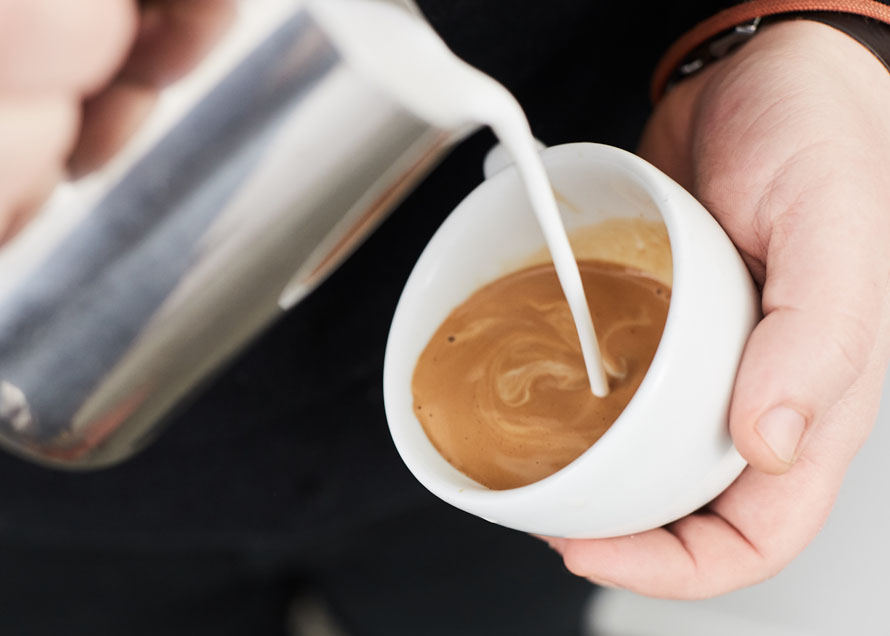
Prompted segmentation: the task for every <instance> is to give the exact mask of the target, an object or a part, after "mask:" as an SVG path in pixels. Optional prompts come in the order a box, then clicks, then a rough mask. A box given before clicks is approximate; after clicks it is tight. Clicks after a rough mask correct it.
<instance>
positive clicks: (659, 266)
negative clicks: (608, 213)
mask: <svg viewBox="0 0 890 636" xmlns="http://www.w3.org/2000/svg"><path fill="white" fill-rule="evenodd" d="M558 198H559V197H558ZM560 201H561V203H562V204H563V206H565V205H567V203H566V202H565V201H564V200H563V199H561V198H560ZM569 241H570V243H571V245H572V252H573V253H574V254H575V258H577V259H578V260H595V261H606V262H609V263H617V264H620V265H625V266H627V267H631V268H634V269H638V270H641V271H643V272H646V273H648V274H649V275H650V276H652V277H653V278H655V280H657V281H660V282H661V283H663V284H664V285H667V286H669V287H670V286H671V284H672V283H673V276H674V272H673V260H672V258H671V242H670V239H669V238H668V233H667V228H666V227H665V226H664V223H662V222H661V221H649V220H647V219H639V218H613V219H607V220H605V221H602V222H600V223H598V224H596V225H591V226H588V227H584V228H580V229H576V230H573V231H571V232H570V233H569ZM550 262H552V260H551V258H550V252H548V251H547V248H546V247H542V248H541V249H540V250H538V251H537V252H535V253H534V254H532V255H531V256H530V257H528V258H524V259H523V260H522V261H521V262H520V263H519V267H528V266H531V265H540V264H543V263H550ZM519 267H516V268H514V269H519Z"/></svg>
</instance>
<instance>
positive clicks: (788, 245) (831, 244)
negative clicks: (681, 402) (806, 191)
mask: <svg viewBox="0 0 890 636" xmlns="http://www.w3.org/2000/svg"><path fill="white" fill-rule="evenodd" d="M844 207H846V206H844ZM839 209H840V210H843V209H844V208H839ZM847 209H849V208H847ZM862 213H863V211H862V210H861V208H860V209H859V210H855V209H854V210H851V214H862ZM880 226H883V224H882V223H881V224H880ZM869 229H870V230H871V232H869ZM876 234H877V232H875V227H871V228H869V227H868V223H865V222H863V218H862V217H861V216H860V217H859V218H858V219H857V220H855V221H852V220H851V217H850V216H845V215H838V214H836V213H827V214H817V213H811V212H810V211H807V212H806V213H800V211H799V210H797V211H794V210H792V211H789V212H788V213H786V214H785V215H784V216H783V217H782V218H780V219H778V220H777V222H776V223H774V225H773V228H772V232H771V235H770V239H769V247H768V250H767V258H766V279H765V282H764V289H763V313H764V318H763V320H762V321H761V322H760V324H758V325H757V327H756V328H755V330H754V331H753V333H752V334H751V337H750V338H749V340H748V343H747V345H746V348H745V351H744V354H743V356H742V360H741V364H740V366H739V371H738V375H737V377H736V383H735V388H734V392H733V397H732V405H731V408H730V429H731V432H732V437H733V441H734V442H735V445H736V448H738V450H739V452H740V453H741V454H742V455H743V456H744V457H745V459H746V460H747V461H748V463H749V464H751V466H753V467H754V468H756V469H758V470H761V471H764V472H768V473H774V474H779V473H784V472H785V471H787V470H788V469H789V468H790V466H791V465H792V464H793V463H794V461H795V460H796V459H797V457H798V456H799V455H800V453H801V451H802V450H803V448H804V445H805V444H806V441H807V439H808V437H809V433H810V432H811V431H812V429H813V427H814V426H818V424H819V420H820V418H821V416H822V415H823V414H824V413H825V411H827V410H828V409H829V408H830V407H831V406H832V405H833V404H834V403H835V402H837V401H838V400H839V399H840V398H841V396H842V395H843V394H844V393H845V392H846V390H847V389H848V388H849V387H850V385H851V384H852V383H853V382H854V381H855V380H856V379H857V378H858V377H859V376H860V375H861V374H862V372H863V371H864V369H865V367H866V365H867V363H868V360H869V357H870V354H871V351H872V349H873V347H874V343H875V339H876V335H877V331H878V327H879V324H880V318H881V311H882V307H883V301H884V297H885V295H886V284H887V274H888V268H887V261H888V258H887V256H885V254H884V250H883V249H880V245H881V244H882V243H883V241H881V240H876V239H875V235H876ZM876 243H877V248H876V246H875V244H876ZM852 246H855V249H851V247H852Z"/></svg>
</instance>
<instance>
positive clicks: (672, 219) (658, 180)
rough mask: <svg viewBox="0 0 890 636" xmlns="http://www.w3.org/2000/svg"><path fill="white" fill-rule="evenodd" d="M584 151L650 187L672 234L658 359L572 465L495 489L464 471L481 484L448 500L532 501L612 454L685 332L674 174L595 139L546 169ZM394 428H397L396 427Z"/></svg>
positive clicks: (491, 181) (494, 181)
mask: <svg viewBox="0 0 890 636" xmlns="http://www.w3.org/2000/svg"><path fill="white" fill-rule="evenodd" d="M579 151H580V152H581V153H583V154H582V156H581V160H582V161H590V160H594V161H599V162H602V163H606V164H608V165H609V166H610V167H611V168H613V169H615V168H617V169H619V170H620V171H621V172H623V173H624V175H625V176H626V177H627V178H628V179H630V180H632V181H633V182H635V184H636V185H638V186H639V187H640V188H641V189H642V191H644V192H645V193H646V195H647V196H648V197H649V199H650V200H651V202H652V204H653V205H654V206H655V208H656V210H657V212H658V214H659V216H660V217H661V220H662V222H663V223H664V225H665V228H666V230H667V234H668V242H669V245H670V248H671V264H672V270H673V271H672V280H671V300H670V304H669V306H668V313H667V318H666V320H665V325H664V329H663V330H662V334H661V338H660V339H659V343H658V347H657V348H656V351H655V355H654V356H653V358H652V362H651V363H650V365H649V369H648V370H647V371H646V374H645V375H644V376H643V380H642V381H641V382H640V385H639V387H638V388H637V390H636V391H635V392H634V395H633V396H632V397H631V399H630V401H629V402H628V403H627V406H625V408H624V409H623V410H622V412H621V413H620V414H619V415H618V417H617V418H616V419H615V421H614V422H613V423H612V425H611V426H609V428H608V429H607V430H606V431H605V433H603V435H602V436H601V437H600V438H599V439H598V440H597V441H596V442H594V443H593V444H591V445H590V447H589V448H587V450H585V451H584V452H583V453H581V455H579V456H578V457H576V458H575V459H574V460H572V461H571V462H569V463H568V464H567V465H566V466H564V467H562V468H560V469H559V470H557V471H556V472H554V473H552V474H550V475H548V476H546V477H543V478H542V479H539V480H537V481H534V482H532V483H530V484H526V485H524V486H518V487H516V488H508V489H503V490H493V489H490V488H488V487H486V486H484V485H482V484H479V483H478V482H476V481H475V480H473V479H472V478H470V477H468V476H466V475H464V477H465V478H466V479H468V480H470V481H472V482H474V483H475V484H477V485H478V487H476V488H466V487H463V488H450V487H449V488H448V492H447V495H446V496H445V498H446V500H448V501H452V502H458V501H460V502H462V503H464V504H467V505H470V506H473V505H478V504H482V503H485V504H487V505H492V504H496V503H499V502H500V503H508V502H509V501H511V500H514V499H516V498H522V499H526V498H528V497H531V496H540V495H542V494H547V493H549V491H550V490H551V489H553V488H558V487H559V484H560V483H561V482H563V481H565V480H568V479H571V478H572V477H573V475H574V473H576V472H578V471H579V470H582V469H581V468H580V465H581V464H589V463H591V462H596V461H597V457H599V456H608V455H609V453H610V452H612V451H611V448H612V447H614V446H618V445H620V444H621V443H622V441H623V438H625V437H626V436H628V435H633V434H634V433H633V428H632V427H628V426H627V425H624V426H622V423H623V422H625V421H628V420H630V421H633V420H635V419H636V420H639V419H640V418H639V417H638V415H637V411H640V410H641V409H643V408H644V407H643V406H641V404H644V403H646V402H648V401H650V400H646V399H641V396H643V397H645V396H648V395H649V394H650V393H652V392H653V391H654V389H653V388H652V385H653V384H654V383H656V382H657V381H658V380H657V378H658V376H661V375H662V374H663V373H665V372H666V365H667V362H666V356H667V355H668V354H666V353H665V349H666V348H667V345H665V343H666V342H668V343H669V342H671V341H672V340H673V339H675V338H676V336H675V335H674V333H675V332H678V330H679V327H678V326H677V321H678V320H679V319H678V318H677V313H678V310H677V307H678V306H679V305H681V304H685V297H686V295H687V294H686V290H685V280H686V278H687V274H686V270H687V267H688V265H687V263H686V258H685V256H684V254H685V251H686V250H685V249H684V239H683V237H682V234H683V233H682V231H681V225H682V223H683V219H682V218H681V216H682V215H679V214H678V213H677V212H678V210H677V209H676V205H677V204H676V200H675V199H676V197H675V196H674V193H673V192H671V189H673V188H679V186H678V185H677V184H676V183H675V182H674V181H673V180H672V179H670V177H668V176H667V175H665V174H664V173H662V172H661V171H659V170H658V169H657V168H655V167H654V166H653V165H652V164H650V163H649V162H647V161H646V160H645V159H643V158H641V157H639V156H637V155H635V154H633V153H630V152H628V151H626V150H622V149H620V148H616V147H614V146H608V145H605V144H598V143H591V142H576V143H569V144H561V145H558V146H551V147H548V148H546V149H544V150H542V151H541V156H542V159H543V161H544V165H545V168H548V171H549V162H552V161H554V160H555V158H559V157H563V156H566V155H575V157H576V158H577V157H578V153H579ZM515 173H516V167H515V166H514V165H510V166H507V167H505V168H504V169H502V170H500V171H498V172H497V173H496V174H494V175H492V176H491V177H490V178H488V179H486V180H485V181H483V182H482V183H481V184H480V185H479V186H477V187H476V188H474V190H473V191H472V192H471V193H470V194H468V195H467V197H465V198H464V199H463V200H462V201H461V202H460V203H459V204H458V206H457V207H456V208H455V210H454V211H452V213H451V214H450V215H449V217H448V218H447V219H446V220H445V222H444V223H443V224H442V225H441V226H440V228H439V230H437V232H436V234H434V236H433V238H432V239H430V242H429V243H428V244H427V246H426V248H425V249H424V251H423V253H422V254H421V256H420V258H419V259H418V262H419V261H420V259H422V258H424V256H425V255H426V253H427V250H428V249H430V247H431V245H432V244H433V243H434V241H435V238H436V236H437V235H438V234H439V232H440V231H442V228H444V227H445V224H446V223H449V221H451V220H452V218H453V217H454V213H455V211H457V210H458V209H459V208H460V207H461V206H463V205H464V203H465V202H466V201H467V200H468V199H469V198H470V197H471V196H472V195H473V193H475V192H476V191H477V189H478V188H480V187H483V186H484V187H486V188H496V187H505V186H503V185H498V184H499V183H500V182H502V181H505V180H507V179H516V178H517V177H516V174H515ZM415 267H416V265H415ZM412 277H413V271H412ZM410 282H411V278H409V281H408V283H406V288H407V285H408V284H409V283H410ZM399 305H401V300H400V301H399ZM396 311H397V312H398V308H397V309H396ZM387 349H389V345H387ZM387 357H388V356H387ZM415 364H416V361H415ZM387 367H388V365H387V364H386V362H384V370H385V372H386V369H387ZM412 369H413V366H412ZM385 374H386V373H385ZM386 385H387V383H386V382H384V391H385V393H386ZM412 414H413V411H412ZM413 419H414V422H415V423H416V426H420V427H422V425H421V423H420V422H419V420H417V417H416V416H413ZM390 429H391V432H392V429H393V427H392V426H390ZM424 434H425V433H424ZM393 441H394V442H395V444H396V446H397V448H398V449H399V452H400V454H402V453H401V449H402V447H403V445H402V444H401V443H400V440H399V439H397V435H396V434H393ZM436 452H437V453H438V450H436ZM440 457H441V454H440ZM442 460H443V461H447V460H445V459H444V457H443V458H442ZM403 461H405V462H406V464H408V466H409V469H410V470H411V472H412V473H414V474H415V477H417V478H418V480H419V481H421V483H423V485H424V486H426V487H427V488H428V489H430V490H431V491H433V492H434V493H436V494H438V495H439V496H443V494H444V493H443V492H442V488H437V487H435V486H436V485H445V486H446V487H448V486H454V485H456V484H454V483H453V482H452V483H451V484H448V482H447V481H445V480H443V479H442V478H441V477H440V476H439V475H438V474H437V472H436V471H433V470H426V468H425V467H424V466H419V463H415V462H413V461H410V462H409V461H408V460H407V459H406V458H405V456H404V455H403ZM449 465H450V464H449ZM416 466H419V470H418V469H417V468H416ZM454 470H457V469H456V468H454ZM458 472H460V471H458ZM461 474H463V473H461Z"/></svg>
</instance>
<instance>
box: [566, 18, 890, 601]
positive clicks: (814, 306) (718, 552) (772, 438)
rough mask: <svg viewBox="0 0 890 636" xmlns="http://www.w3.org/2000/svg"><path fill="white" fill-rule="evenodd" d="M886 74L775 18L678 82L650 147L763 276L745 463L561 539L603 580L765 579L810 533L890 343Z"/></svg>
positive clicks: (653, 587) (722, 585)
mask: <svg viewBox="0 0 890 636" xmlns="http://www.w3.org/2000/svg"><path fill="white" fill-rule="evenodd" d="M888 103H890V75H888V73H887V71H886V69H885V68H883V67H882V66H881V64H880V62H879V61H878V60H877V59H875V58H874V57H873V55H872V54H871V53H870V52H869V51H868V50H867V49H865V48H864V47H862V46H861V45H860V44H858V43H857V42H855V41H854V40H852V39H850V38H849V37H847V36H846V35H844V34H842V33H841V32H839V31H835V30H833V29H832V28H830V27H828V26H825V25H822V24H818V23H815V22H806V21H795V22H784V23H780V24H776V25H773V26H771V27H769V28H767V29H765V30H764V32H763V33H761V34H758V35H757V36H756V37H754V38H753V39H752V40H751V41H750V42H749V43H748V44H746V45H745V46H744V47H742V48H741V49H740V50H739V51H737V52H736V53H734V54H733V55H731V56H730V57H728V58H725V59H724V60H722V61H720V62H718V63H716V64H714V65H712V66H711V67H709V68H707V69H705V71H703V72H702V73H701V74H700V75H699V76H696V77H693V78H690V79H688V80H686V81H685V82H683V83H681V84H680V85H678V86H677V87H676V88H675V89H674V90H673V91H672V92H671V93H670V94H669V95H668V96H667V97H666V98H665V99H664V100H663V101H662V103H661V104H660V105H659V107H658V109H657V110H656V112H655V114H654V115H653V117H652V119H651V120H650V122H649V125H648V127H647V129H646V131H645V134H644V139H643V142H642V146H641V149H640V151H641V154H643V156H645V157H646V158H648V159H649V160H650V161H651V162H653V163H654V164H655V165H656V166H658V167H660V168H661V169H662V170H664V171H666V172H667V173H668V174H670V175H671V176H673V177H674V178H675V179H676V180H677V181H678V182H680V183H681V184H682V185H683V186H685V187H686V188H687V189H689V190H690V191H691V192H692V193H693V194H695V195H696V196H697V197H698V198H699V200H700V201H702V203H703V204H704V205H705V207H706V208H708V209H709V210H710V211H711V213H712V214H713V215H714V216H715V217H716V218H717V220H718V221H719V222H720V223H721V225H722V226H723V227H724V229H725V230H726V231H727V233H728V234H729V235H730V237H731V238H732V240H733V242H734V243H735V244H736V246H737V247H738V248H739V250H740V252H741V253H742V255H743V257H744V258H745V260H746V262H747V264H748V266H749V268H750V269H751V271H752V273H753V275H754V277H755V279H756V280H757V282H758V283H759V284H761V285H762V289H763V301H762V307H763V314H764V318H763V320H762V321H761V323H760V324H759V325H758V326H757V327H756V329H755V330H754V332H753V333H752V335H751V337H750V339H749V341H748V344H747V347H746V349H745V352H744V355H743V359H742V362H741V366H740V368H739V372H738V376H737V379H736V383H735V388H734V393H733V398H732V404H731V412H730V428H731V432H732V436H733V440H734V442H735V445H736V447H737V448H738V449H739V451H740V452H741V453H742V455H744V457H745V458H746V459H747V460H748V462H749V464H750V466H749V467H748V468H746V470H745V471H744V472H743V473H742V475H741V476H740V477H739V479H738V480H737V481H736V482H735V483H734V484H733V485H732V486H730V488H729V489H728V490H726V492H725V493H723V494H722V495H721V496H720V497H718V498H717V499H716V500H714V501H713V502H711V503H710V504H709V505H708V506H706V507H705V508H704V509H702V510H700V511H698V512H696V513H695V514H692V515H689V516H688V517H685V518H683V519H680V520H679V521H676V522H674V523H672V524H669V525H668V526H666V527H664V528H660V529H657V530H653V531H650V532H645V533H641V534H639V535H635V536H629V537H622V538H616V539H606V540H551V544H552V545H553V547H555V548H556V549H557V550H558V551H559V552H560V553H561V554H562V555H563V557H564V559H565V563H566V565H567V567H568V568H569V569H570V570H571V571H572V572H575V573H576V574H579V575H581V576H585V577H588V578H590V579H591V580H593V581H596V582H604V583H609V584H613V585H617V586H620V587H625V588H628V589H631V590H634V591H636V592H639V593H642V594H647V595H652V596H660V597H673V598H699V597H709V596H714V595H717V594H721V593H724V592H727V591H730V590H733V589H737V588H740V587H743V586H745V585H750V584H753V583H756V582H759V581H762V580H764V579H766V578H768V577H770V576H772V575H774V574H776V573H777V572H779V571H780V570H781V569H782V568H783V567H784V566H785V565H787V564H788V563H789V562H790V561H791V560H792V559H793V558H794V557H795V556H796V555H797V554H798V553H799V552H800V551H801V550H802V549H803V548H804V547H805V546H806V545H807V544H808V543H809V542H810V541H811V540H812V538H813V537H814V536H815V535H816V533H817V532H818V531H819V529H820V527H821V526H822V524H823V522H824V521H825V519H826V517H827V515H828V513H829V511H830V509H831V507H832V505H833V502H834V499H835V497H836V495H837V492H838V489H839V487H840V484H841V481H842V479H843V476H844V473H845V471H846V469H847V466H848V465H849V463H850V461H851V460H852V459H853V456H854V455H855V453H856V452H857V450H858V449H859V447H860V446H861V444H862V443H863V442H864V441H865V439H866V437H867V435H868V433H869V431H870V429H871V427H872V425H873V422H874V419H875V416H876V412H877V407H878V402H879V399H880V395H881V386H882V379H883V376H884V372H885V369H886V367H887V361H888V356H890V347H888V345H890V330H888V313H890V312H888V284H890V252H888V250H887V246H888V245H890V213H888V212H890V179H888V177H887V166H888V165H890V115H888V113H887V104H888Z"/></svg>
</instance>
